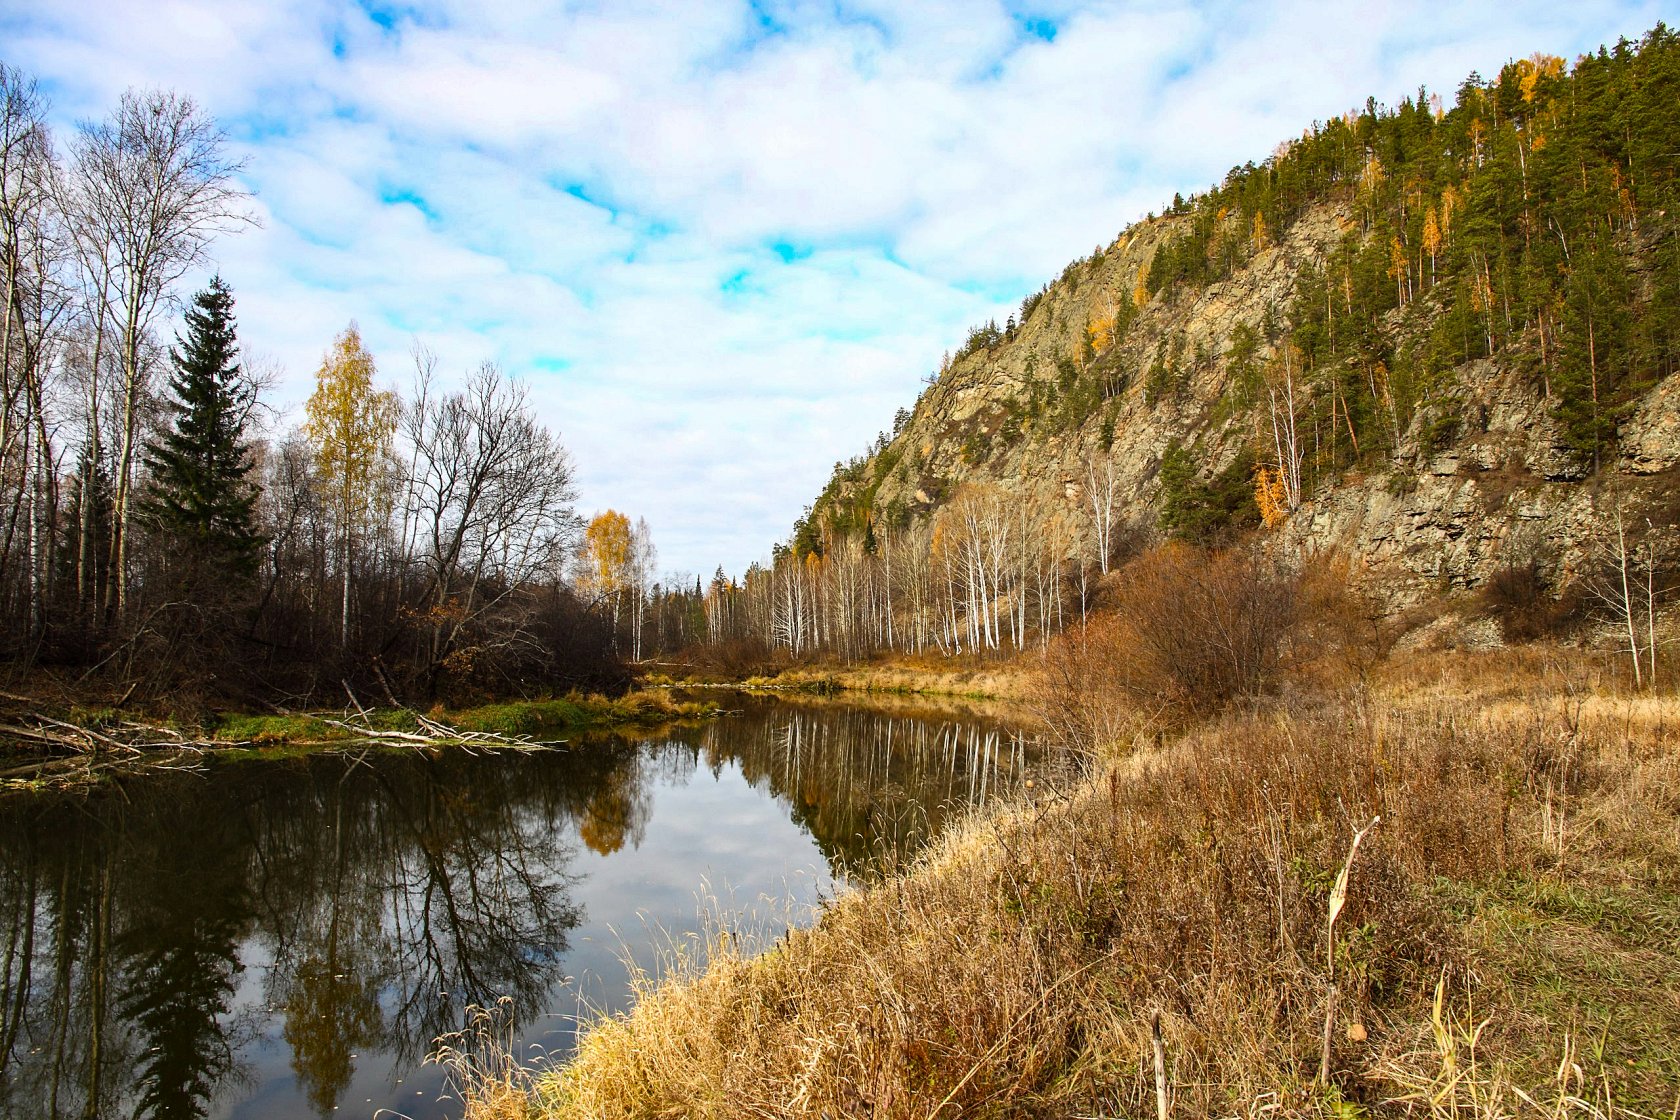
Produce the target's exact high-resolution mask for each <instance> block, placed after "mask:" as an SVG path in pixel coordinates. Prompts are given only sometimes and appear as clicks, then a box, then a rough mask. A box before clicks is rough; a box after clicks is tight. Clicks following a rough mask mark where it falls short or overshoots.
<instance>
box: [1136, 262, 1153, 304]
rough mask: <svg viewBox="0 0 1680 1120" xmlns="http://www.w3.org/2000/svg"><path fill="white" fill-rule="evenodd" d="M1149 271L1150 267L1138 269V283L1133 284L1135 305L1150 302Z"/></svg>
mask: <svg viewBox="0 0 1680 1120" xmlns="http://www.w3.org/2000/svg"><path fill="white" fill-rule="evenodd" d="M1147 272H1148V269H1144V268H1140V269H1138V274H1137V283H1136V284H1134V285H1132V306H1133V307H1142V306H1144V305H1145V304H1147V303H1148V302H1149V279H1148V276H1147V275H1146V273H1147Z"/></svg>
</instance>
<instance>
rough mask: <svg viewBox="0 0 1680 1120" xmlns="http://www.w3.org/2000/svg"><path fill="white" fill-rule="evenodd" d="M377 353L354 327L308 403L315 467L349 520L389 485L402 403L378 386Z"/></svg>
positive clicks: (307, 429)
mask: <svg viewBox="0 0 1680 1120" xmlns="http://www.w3.org/2000/svg"><path fill="white" fill-rule="evenodd" d="M375 372H376V371H375V369H374V365H373V355H371V354H369V353H368V352H367V351H366V350H365V349H363V347H362V336H361V334H360V333H359V332H358V331H357V330H356V324H354V323H351V324H350V325H349V326H348V327H346V328H345V329H344V332H343V333H342V334H340V335H339V336H338V337H337V338H336V339H334V340H333V345H332V349H330V350H329V351H327V354H326V356H325V357H323V358H322V359H321V368H320V369H319V370H317V371H316V373H315V392H313V393H312V394H310V397H309V400H308V401H307V402H306V403H305V404H304V416H305V421H304V426H303V431H304V435H305V436H306V437H307V438H308V440H309V442H310V443H311V444H313V445H314V448H315V466H316V468H317V469H318V470H319V471H320V472H321V478H322V481H323V482H324V483H325V484H326V489H327V492H328V494H329V496H330V498H331V500H332V502H333V504H334V505H335V506H336V507H337V509H336V512H337V513H338V514H339V516H340V517H341V518H343V519H344V522H345V523H346V524H349V525H354V524H356V523H357V522H359V521H363V520H365V519H366V518H367V516H368V514H369V512H370V511H371V510H372V508H373V504H374V501H375V499H376V497H377V495H378V493H379V491H380V490H381V489H382V487H383V484H384V482H385V481H386V477H387V473H388V466H389V463H390V449H391V437H392V436H393V435H395V434H396V431H397V416H398V413H399V412H400V411H401V403H400V402H399V401H398V400H397V395H396V394H395V393H393V392H391V391H389V390H384V389H378V388H376V387H375V386H374V383H373V379H374V374H375Z"/></svg>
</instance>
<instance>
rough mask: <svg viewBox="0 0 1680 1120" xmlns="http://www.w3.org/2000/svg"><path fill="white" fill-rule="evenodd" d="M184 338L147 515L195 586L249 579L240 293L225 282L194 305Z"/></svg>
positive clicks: (252, 546) (153, 462)
mask: <svg viewBox="0 0 1680 1120" xmlns="http://www.w3.org/2000/svg"><path fill="white" fill-rule="evenodd" d="M186 325H187V333H186V337H184V338H183V337H181V336H180V335H177V336H176V345H175V347H174V348H173V349H171V350H170V355H169V356H170V360H171V362H172V364H173V366H174V371H173V372H172V373H171V375H170V378H169V391H170V394H171V397H172V398H173V399H172V400H171V401H170V402H169V407H170V410H171V411H172V412H173V413H174V414H175V416H174V423H173V424H172V426H171V427H170V428H169V430H167V431H165V432H164V433H163V435H162V436H161V437H160V438H159V439H158V440H157V442H155V443H153V444H152V445H151V446H150V447H148V448H147V450H146V457H145V458H146V466H147V469H148V470H149V472H150V475H151V485H150V488H149V490H148V492H147V494H146V496H145V499H144V502H143V506H142V511H143V513H144V515H145V516H146V518H147V520H148V521H149V522H150V524H151V526H152V528H153V529H154V530H155V531H157V532H158V533H159V534H161V535H162V536H163V537H165V538H166V540H167V541H168V545H169V547H170V550H171V551H170V553H169V555H170V558H171V560H172V561H174V562H176V563H178V564H179V565H180V568H179V569H178V570H179V571H181V572H182V574H183V575H185V576H186V578H187V579H188V581H189V582H191V583H194V584H196V583H198V582H199V581H200V579H202V578H203V577H210V578H218V577H222V576H231V577H235V578H236V579H241V578H247V577H249V576H251V575H252V574H253V573H254V572H255V570H256V566H257V561H258V557H259V554H260V551H261V548H262V538H261V536H260V535H259V534H258V532H257V528H256V516H255V506H256V498H257V495H256V491H255V489H254V488H253V487H252V486H251V485H250V484H249V483H248V482H246V479H245V476H246V475H247V474H248V473H249V472H250V470H251V460H250V454H249V451H250V449H249V447H248V446H247V444H246V443H245V441H244V434H245V431H244V428H245V420H246V416H247V415H248V412H249V408H250V403H251V402H250V394H251V392H252V389H251V386H250V383H249V382H248V381H247V380H246V379H245V377H244V374H243V373H242V371H241V370H240V367H239V365H238V363H237V361H236V360H235V359H236V358H237V357H238V354H239V347H238V344H237V337H236V332H235V328H234V318H233V293H232V292H230V291H229V290H228V287H227V285H225V284H223V283H222V280H221V277H219V276H218V277H216V278H215V279H213V280H211V281H210V286H209V287H208V288H206V289H205V290H204V291H202V292H199V293H198V295H197V296H195V297H194V298H193V306H192V307H191V308H190V309H188V311H187V313H186Z"/></svg>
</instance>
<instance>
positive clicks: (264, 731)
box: [215, 715, 355, 745]
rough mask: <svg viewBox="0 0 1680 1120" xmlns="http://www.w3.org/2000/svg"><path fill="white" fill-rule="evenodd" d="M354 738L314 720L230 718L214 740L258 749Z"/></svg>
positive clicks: (290, 716) (224, 719)
mask: <svg viewBox="0 0 1680 1120" xmlns="http://www.w3.org/2000/svg"><path fill="white" fill-rule="evenodd" d="M354 737H355V736H353V735H352V734H351V733H350V732H348V731H345V730H344V729H342V728H338V727H333V726H332V725H330V724H328V723H326V722H325V721H323V720H321V719H319V718H318V717H316V716H306V715H268V716H251V715H230V716H224V717H223V719H222V722H221V725H220V726H218V727H217V728H216V729H215V738H216V739H218V740H220V741H222V742H228V743H256V744H259V745H266V744H270V743H319V742H325V741H328V740H333V739H351V738H354Z"/></svg>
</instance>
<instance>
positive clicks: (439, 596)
mask: <svg viewBox="0 0 1680 1120" xmlns="http://www.w3.org/2000/svg"><path fill="white" fill-rule="evenodd" d="M420 369H421V372H422V380H423V382H427V381H428V379H429V373H430V370H429V367H428V366H427V364H426V363H421V366H420ZM416 396H417V399H416V400H415V402H414V403H413V404H412V405H410V406H409V407H408V408H407V409H405V410H404V413H403V418H402V431H403V435H404V438H405V439H406V441H407V442H408V443H409V444H410V446H411V450H412V456H411V459H410V463H411V467H410V472H409V475H410V477H409V478H408V479H407V480H406V485H405V487H404V489H405V491H406V501H405V503H404V506H405V508H404V511H403V517H404V520H405V521H406V522H408V523H409V524H411V525H412V526H413V530H412V531H413V533H414V536H415V545H416V558H417V561H418V563H419V564H420V566H421V569H422V571H423V572H424V577H423V578H424V579H425V587H424V590H423V592H422V594H421V597H422V599H423V600H424V601H425V603H426V604H427V607H428V609H429V610H430V612H431V617H432V620H433V625H432V628H431V635H430V643H429V645H430V648H429V651H428V661H429V665H430V671H431V673H432V675H433V677H434V678H435V676H436V674H437V673H438V672H440V671H441V669H442V667H443V662H444V659H445V658H446V657H448V656H449V655H450V654H451V653H452V652H454V651H455V650H456V648H457V645H458V643H459V642H460V640H461V639H462V637H463V635H464V634H466V633H467V632H468V630H469V628H470V627H473V626H475V625H478V624H482V623H483V622H485V621H486V619H487V616H488V615H489V614H490V613H491V612H492V611H493V610H494V609H495V608H497V607H498V606H499V605H501V604H502V603H503V602H504V601H505V600H506V598H507V597H508V596H509V595H510V594H512V593H513V592H514V591H515V590H517V589H518V588H519V587H520V586H521V585H523V584H526V583H528V582H530V581H532V580H536V579H538V578H548V579H559V578H560V574H561V571H562V568H563V566H564V560H565V556H566V554H567V552H568V551H569V550H570V548H571V547H572V545H573V544H574V543H575V542H576V539H577V534H578V528H579V521H578V517H577V514H576V512H575V511H574V509H573V502H574V501H575V499H576V490H575V488H574V487H573V484H572V462H571V456H570V455H569V454H568V453H567V452H566V450H565V448H564V447H562V446H561V444H560V441H559V440H558V439H557V438H556V437H555V436H554V434H553V433H552V432H550V431H549V430H548V429H547V428H545V427H543V426H542V425H541V424H539V423H538V422H537V420H536V418H535V416H534V415H533V412H532V409H531V406H530V403H529V401H528V399H527V396H526V391H525V387H524V386H523V385H521V384H519V383H517V382H514V381H511V380H509V379H507V378H505V377H503V376H502V372H501V370H500V369H498V368H497V367H496V366H495V365H494V364H491V363H488V362H486V363H485V364H484V365H482V366H480V367H479V368H478V370H477V371H476V372H475V373H474V374H473V375H472V376H471V377H469V378H468V379H467V384H466V386H465V387H464V388H463V389H462V390H461V391H460V392H456V393H446V394H442V395H438V394H437V393H436V392H435V390H432V389H431V388H430V387H429V383H428V384H426V385H423V387H422V391H421V392H419V393H417V395H416Z"/></svg>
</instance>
